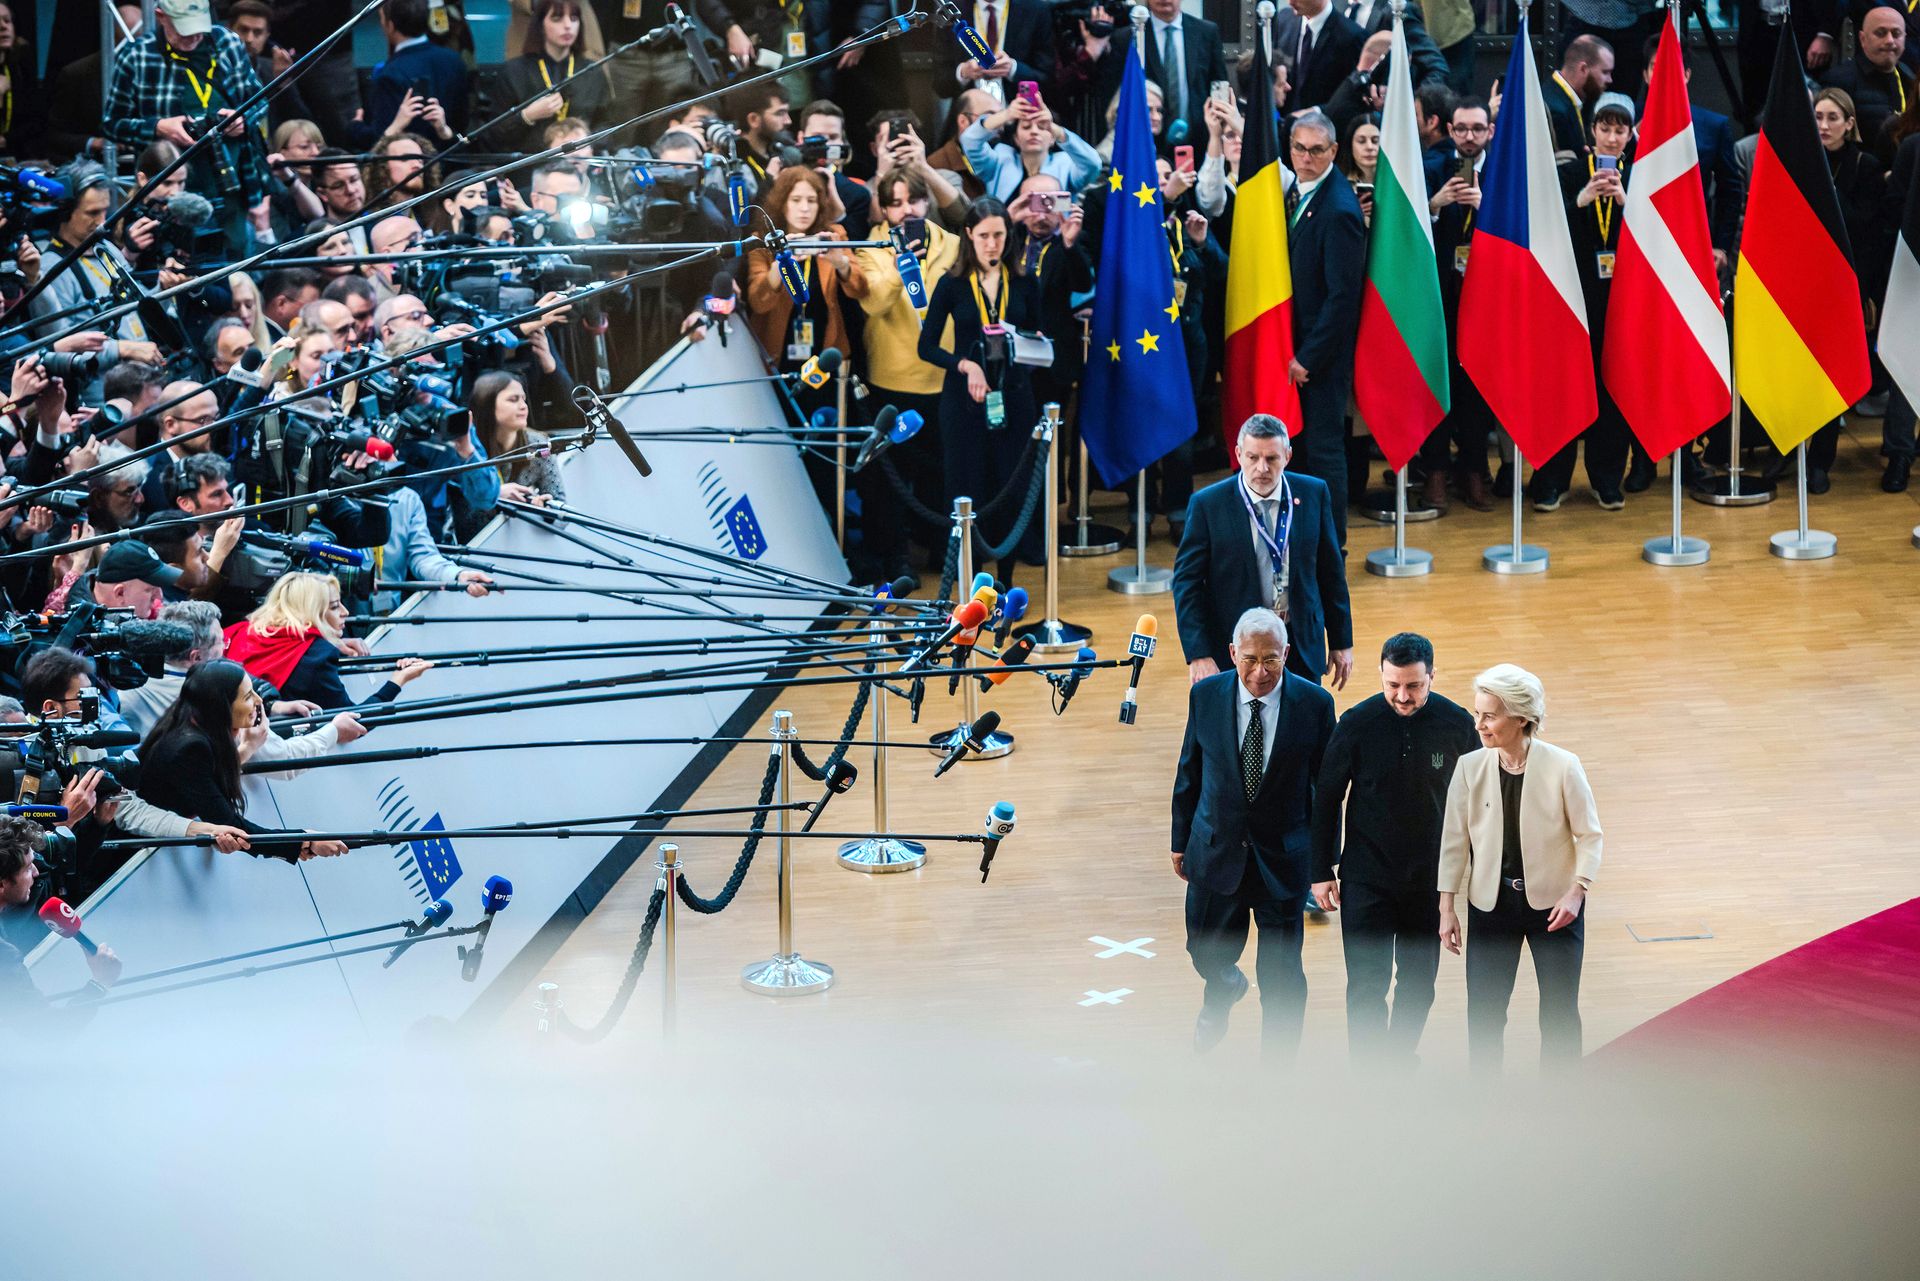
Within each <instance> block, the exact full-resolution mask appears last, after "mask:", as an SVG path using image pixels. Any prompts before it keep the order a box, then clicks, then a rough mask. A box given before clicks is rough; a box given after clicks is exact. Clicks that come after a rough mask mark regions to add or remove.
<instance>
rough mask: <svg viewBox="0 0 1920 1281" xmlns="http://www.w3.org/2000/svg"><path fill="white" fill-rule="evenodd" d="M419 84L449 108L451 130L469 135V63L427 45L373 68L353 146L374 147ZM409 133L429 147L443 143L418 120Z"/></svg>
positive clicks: (399, 51)
mask: <svg viewBox="0 0 1920 1281" xmlns="http://www.w3.org/2000/svg"><path fill="white" fill-rule="evenodd" d="M416 84H423V85H424V86H425V88H426V91H427V97H429V98H438V99H439V100H440V105H441V106H443V107H445V108H446V109H447V125H448V127H449V128H451V129H452V130H453V131H454V132H455V133H456V134H459V133H465V132H466V128H467V99H468V94H467V64H466V62H465V61H464V60H463V59H462V58H461V57H460V55H459V54H457V53H455V52H454V51H453V50H451V49H443V48H441V47H440V46H439V45H437V44H433V43H432V42H427V43H424V44H413V45H408V46H407V47H406V48H404V49H396V50H395V51H394V52H393V53H392V54H391V55H389V56H388V58H387V60H386V61H385V62H383V63H381V64H380V65H379V66H377V67H375V68H374V69H373V79H372V82H371V84H370V85H369V86H368V88H367V114H366V118H365V119H363V120H361V121H360V122H359V123H357V124H355V125H354V127H353V130H352V135H351V136H352V139H353V143H354V145H355V146H357V147H363V148H364V147H369V146H371V145H372V144H373V141H374V139H376V138H378V137H379V136H380V134H381V132H382V131H383V130H385V129H386V127H387V126H388V125H389V124H391V123H392V122H393V118H394V116H395V115H397V114H398V113H399V111H400V102H401V99H403V98H405V97H406V96H407V90H408V89H410V88H412V87H413V86H414V85H416ZM408 131H409V132H411V133H415V134H418V135H419V136H420V137H421V138H424V139H425V140H426V142H427V145H428V146H429V147H438V146H439V143H440V140H439V139H438V138H437V137H435V136H434V134H433V132H432V128H431V126H429V125H426V124H425V123H423V122H422V121H420V120H419V119H417V118H416V119H415V120H414V122H413V123H412V124H411V125H409V126H408ZM369 194H371V193H369Z"/></svg>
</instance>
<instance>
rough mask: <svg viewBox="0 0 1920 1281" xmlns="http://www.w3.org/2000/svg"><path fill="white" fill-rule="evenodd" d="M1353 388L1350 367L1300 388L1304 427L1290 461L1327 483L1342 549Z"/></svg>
mask: <svg viewBox="0 0 1920 1281" xmlns="http://www.w3.org/2000/svg"><path fill="white" fill-rule="evenodd" d="M1352 390H1353V371H1352V370H1350V369H1349V370H1338V371H1334V372H1332V373H1327V374H1321V375H1319V376H1317V377H1315V378H1312V379H1310V380H1308V382H1307V385H1306V386H1304V387H1302V388H1301V389H1300V416H1301V419H1302V420H1303V421H1304V423H1305V426H1304V427H1302V428H1301V430H1300V434H1299V435H1298V436H1295V437H1294V438H1293V461H1292V462H1290V463H1289V464H1288V466H1290V467H1291V468H1292V469H1293V470H1294V471H1297V472H1299V473H1300V474H1302V475H1304V476H1313V477H1316V478H1318V479H1320V480H1324V481H1325V482H1327V497H1328V498H1329V499H1331V500H1332V502H1333V527H1334V531H1335V532H1336V533H1337V534H1338V535H1339V538H1340V550H1342V551H1345V550H1346V548H1347V399H1348V397H1349V394H1350V393H1351V392H1352Z"/></svg>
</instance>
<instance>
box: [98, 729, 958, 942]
mask: <svg viewBox="0 0 1920 1281" xmlns="http://www.w3.org/2000/svg"><path fill="white" fill-rule="evenodd" d="M759 741H761V742H765V741H766V740H765V739H761V740H759ZM764 808H765V809H766V810H768V811H769V812H776V813H777V812H779V811H782V810H811V809H812V808H813V802H812V801H784V802H777V803H775V804H772V805H768V806H765V807H764ZM670 817H671V816H669V818H670ZM646 819H647V816H646V815H644V814H640V815H629V814H609V815H607V816H606V817H604V818H583V819H577V820H574V821H572V822H566V823H515V824H512V825H509V826H505V827H467V828H460V829H458V830H448V831H432V832H424V831H420V830H418V829H413V830H406V831H394V830H383V831H372V832H293V833H289V839H288V841H279V840H277V839H276V840H274V841H273V842H269V841H268V839H267V838H266V837H264V836H261V837H257V838H255V839H257V840H259V841H260V842H261V843H262V844H268V843H274V844H287V843H290V841H291V838H293V837H298V838H299V839H300V840H301V841H303V842H305V841H339V842H340V843H341V844H343V845H346V846H349V847H351V848H362V847H377V846H385V845H409V844H412V843H413V842H415V841H418V840H421V839H423V838H427V837H431V838H433V839H434V840H449V841H455V840H457V841H504V840H519V839H524V838H527V837H545V838H549V839H552V840H556V841H566V840H572V839H573V838H574V837H595V836H624V835H627V834H629V833H633V834H641V835H647V836H678V837H695V836H697V837H703V838H711V839H714V840H720V839H724V838H727V837H733V838H736V839H745V838H746V837H749V836H755V835H758V833H757V832H755V831H754V830H753V829H751V828H737V827H728V828H685V827H641V826H639V823H641V822H644V821H646ZM788 835H790V836H802V835H804V836H808V837H812V838H814V839H816V840H822V841H844V840H850V839H858V838H862V837H866V836H871V835H872V833H871V832H815V831H809V830H805V829H802V830H800V831H794V832H789V833H788ZM213 839H214V838H213V837H211V836H163V837H147V836H140V837H132V838H128V839H123V840H113V841H102V842H101V843H100V849H101V850H102V851H111V852H113V853H116V854H118V853H123V852H131V851H134V850H145V849H158V848H161V847H162V846H169V845H186V846H196V847H210V846H212V844H213ZM904 839H911V840H917V841H955V842H959V843H962V844H965V843H973V844H979V843H982V842H984V841H985V840H986V839H987V838H986V836H985V835H983V834H981V833H977V832H962V833H955V832H916V833H914V834H913V835H912V836H911V837H909V838H904ZM421 937H422V938H425V937H427V936H426V935H421ZM379 946H381V947H385V946H388V945H387V944H380V945H379Z"/></svg>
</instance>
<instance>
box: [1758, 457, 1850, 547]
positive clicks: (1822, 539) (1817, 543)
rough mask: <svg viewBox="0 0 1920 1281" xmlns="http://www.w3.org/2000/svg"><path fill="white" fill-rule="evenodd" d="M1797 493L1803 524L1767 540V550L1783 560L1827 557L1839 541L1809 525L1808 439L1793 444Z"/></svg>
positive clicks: (1794, 484) (1794, 486)
mask: <svg viewBox="0 0 1920 1281" xmlns="http://www.w3.org/2000/svg"><path fill="white" fill-rule="evenodd" d="M1793 452H1794V469H1793V471H1794V475H1793V488H1794V495H1795V497H1796V498H1797V499H1798V500H1799V504H1798V505H1799V508H1800V527H1799V528H1798V529H1783V530H1781V531H1780V532H1779V533H1777V534H1775V535H1774V536H1773V537H1772V538H1769V539H1768V540H1767V550H1768V551H1770V552H1772V553H1773V554H1774V555H1775V556H1778V557H1779V558H1780V559H1781V560H1825V559H1827V557H1829V556H1831V555H1833V553H1834V550H1835V548H1836V547H1837V546H1838V545H1839V542H1840V540H1839V539H1838V538H1836V537H1834V536H1833V535H1832V534H1830V533H1828V532H1827V531H1826V530H1824V529H1809V528H1807V442H1806V441H1804V440H1803V441H1801V442H1800V443H1799V444H1798V445H1797V446H1795V447H1794V451H1793Z"/></svg>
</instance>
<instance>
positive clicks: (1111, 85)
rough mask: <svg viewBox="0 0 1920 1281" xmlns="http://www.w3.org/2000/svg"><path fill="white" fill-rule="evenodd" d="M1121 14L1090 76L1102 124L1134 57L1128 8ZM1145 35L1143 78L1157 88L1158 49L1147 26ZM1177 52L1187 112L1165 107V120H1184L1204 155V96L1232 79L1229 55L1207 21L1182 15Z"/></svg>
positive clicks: (1152, 33)
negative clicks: (1181, 56)
mask: <svg viewBox="0 0 1920 1281" xmlns="http://www.w3.org/2000/svg"><path fill="white" fill-rule="evenodd" d="M1109 12H1111V10H1109ZM1120 12H1121V14H1122V18H1121V23H1122V29H1120V30H1116V31H1115V32H1114V33H1113V40H1112V42H1111V43H1109V44H1108V45H1107V51H1106V53H1105V54H1103V55H1102V56H1101V58H1100V61H1099V63H1098V64H1096V65H1095V67H1094V73H1093V84H1094V104H1093V105H1094V107H1095V109H1096V110H1097V111H1098V112H1099V114H1100V116H1101V118H1102V119H1103V120H1104V119H1105V117H1106V110H1107V104H1108V103H1109V102H1111V101H1113V95H1114V94H1116V93H1119V92H1120V78H1121V76H1122V75H1123V74H1124V73H1125V72H1126V69H1127V59H1128V58H1131V57H1132V56H1133V28H1132V27H1131V26H1129V25H1126V20H1125V17H1124V15H1125V13H1126V10H1125V9H1122V10H1121V11H1120ZM1146 37H1147V65H1146V72H1147V79H1148V80H1149V81H1151V82H1152V83H1154V84H1159V83H1160V45H1159V41H1157V40H1156V39H1155V38H1154V27H1153V24H1152V23H1151V22H1149V23H1148V24H1147V31H1146ZM1180 48H1181V50H1182V52H1183V53H1185V55H1186V59H1185V61H1186V65H1185V66H1184V67H1182V68H1181V70H1182V71H1183V72H1184V73H1185V84H1186V90H1187V102H1186V108H1185V110H1184V111H1175V110H1172V109H1171V106H1169V108H1168V110H1167V111H1166V113H1165V115H1164V117H1163V118H1164V119H1165V120H1167V121H1169V122H1171V121H1173V120H1175V119H1185V120H1186V122H1187V128H1188V130H1189V132H1190V133H1191V137H1190V138H1189V141H1190V142H1193V143H1195V144H1196V145H1195V147H1194V150H1195V151H1196V152H1199V151H1204V150H1205V149H1206V140H1207V92H1208V91H1209V90H1210V89H1211V88H1212V87H1213V82H1214V81H1216V80H1226V81H1229V82H1231V81H1232V77H1231V76H1229V75H1228V74H1227V55H1226V50H1225V49H1224V48H1223V47H1222V46H1221V43H1220V28H1219V27H1217V26H1215V25H1214V24H1213V23H1211V22H1208V21H1207V20H1206V19H1205V18H1196V17H1194V16H1193V15H1192V14H1190V13H1189V14H1183V15H1182V16H1181V18H1180Z"/></svg>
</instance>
